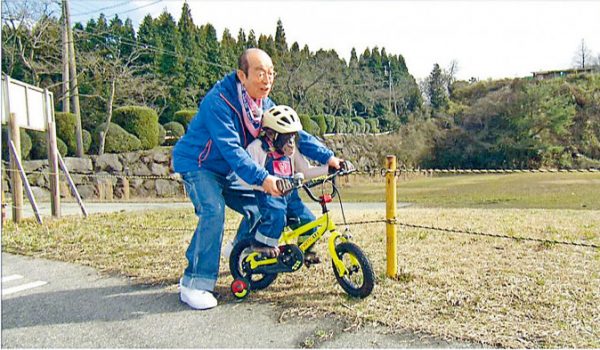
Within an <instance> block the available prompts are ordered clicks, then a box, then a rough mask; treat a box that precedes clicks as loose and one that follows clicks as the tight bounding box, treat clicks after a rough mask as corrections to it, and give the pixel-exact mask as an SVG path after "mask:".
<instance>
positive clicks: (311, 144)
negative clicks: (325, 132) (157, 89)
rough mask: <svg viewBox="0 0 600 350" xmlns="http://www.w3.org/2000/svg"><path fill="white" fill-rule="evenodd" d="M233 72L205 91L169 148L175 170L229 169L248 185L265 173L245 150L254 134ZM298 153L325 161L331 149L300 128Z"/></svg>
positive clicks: (267, 105)
mask: <svg viewBox="0 0 600 350" xmlns="http://www.w3.org/2000/svg"><path fill="white" fill-rule="evenodd" d="M237 82H238V78H237V75H236V74H235V72H232V73H231V74H229V75H227V76H225V78H223V80H220V81H219V82H217V83H216V84H215V86H213V88H212V89H211V90H210V91H209V92H208V94H206V96H205V97H204V99H203V100H202V102H201V103H200V108H199V110H198V113H197V114H196V116H195V117H194V118H193V119H192V121H191V122H190V123H189V125H188V128H187V132H186V133H185V135H183V137H182V138H181V139H180V140H179V141H178V142H177V144H176V145H175V147H173V168H174V170H175V171H176V172H178V173H185V172H188V171H195V170H199V169H206V170H209V171H212V172H214V173H217V174H220V175H224V176H226V175H228V174H229V173H230V172H231V171H232V170H233V171H234V172H235V173H236V174H237V175H238V176H240V177H241V178H242V180H244V181H245V182H246V183H248V184H251V185H262V183H263V181H264V180H265V178H266V177H267V175H268V174H269V173H268V172H267V171H266V170H265V169H264V168H263V167H262V166H260V165H258V164H256V163H255V162H254V161H253V160H252V158H250V156H249V155H248V153H247V152H246V146H248V145H249V144H250V142H252V141H254V136H252V135H251V134H250V132H248V130H246V126H245V124H244V122H243V120H242V117H243V114H242V106H240V103H239V99H238V96H237V87H236V83H237ZM274 105H275V104H274V103H273V101H271V99H269V98H265V99H264V100H263V110H267V109H269V108H271V107H273V106H274ZM298 148H299V149H300V152H302V154H304V155H305V156H307V157H308V158H310V159H312V160H315V161H317V162H319V163H322V164H325V163H327V161H328V160H329V158H330V157H331V156H333V152H332V151H331V150H329V149H327V148H326V147H325V146H323V144H321V143H320V142H319V141H318V140H317V139H316V138H315V137H314V136H312V135H310V134H308V133H306V132H304V131H300V133H299V138H298Z"/></svg>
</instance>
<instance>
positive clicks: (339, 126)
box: [334, 117, 346, 134]
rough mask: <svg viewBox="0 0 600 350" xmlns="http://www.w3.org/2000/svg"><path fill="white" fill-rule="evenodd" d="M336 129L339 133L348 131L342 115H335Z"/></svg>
mask: <svg viewBox="0 0 600 350" xmlns="http://www.w3.org/2000/svg"><path fill="white" fill-rule="evenodd" d="M334 131H335V132H336V133H337V134H341V133H345V132H346V121H345V120H344V118H342V117H335V128H334Z"/></svg>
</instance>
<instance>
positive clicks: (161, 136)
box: [158, 124, 167, 145]
mask: <svg viewBox="0 0 600 350" xmlns="http://www.w3.org/2000/svg"><path fill="white" fill-rule="evenodd" d="M166 136H167V130H165V127H164V126H162V125H160V124H158V144H159V145H162V144H163V143H165V137H166Z"/></svg>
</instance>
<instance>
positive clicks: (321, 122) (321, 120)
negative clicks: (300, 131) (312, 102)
mask: <svg viewBox="0 0 600 350" xmlns="http://www.w3.org/2000/svg"><path fill="white" fill-rule="evenodd" d="M311 119H312V120H313V121H314V122H315V123H316V124H317V126H318V127H319V133H318V134H319V135H320V136H323V134H324V133H325V132H327V123H326V122H325V116H324V115H316V116H314V117H312V118H311Z"/></svg>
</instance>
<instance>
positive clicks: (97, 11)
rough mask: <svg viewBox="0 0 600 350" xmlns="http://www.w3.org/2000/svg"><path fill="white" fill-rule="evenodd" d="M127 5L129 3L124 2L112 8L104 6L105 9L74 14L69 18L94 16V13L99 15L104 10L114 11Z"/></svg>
mask: <svg viewBox="0 0 600 350" xmlns="http://www.w3.org/2000/svg"><path fill="white" fill-rule="evenodd" d="M127 4H129V1H124V2H122V3H120V4H116V5H112V6H106V7H102V8H99V9H96V10H92V11H88V12H82V13H74V14H72V15H71V16H72V17H78V16H86V15H91V14H94V13H100V12H101V11H104V10H110V9H114V8H117V7H121V6H124V5H127Z"/></svg>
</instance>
